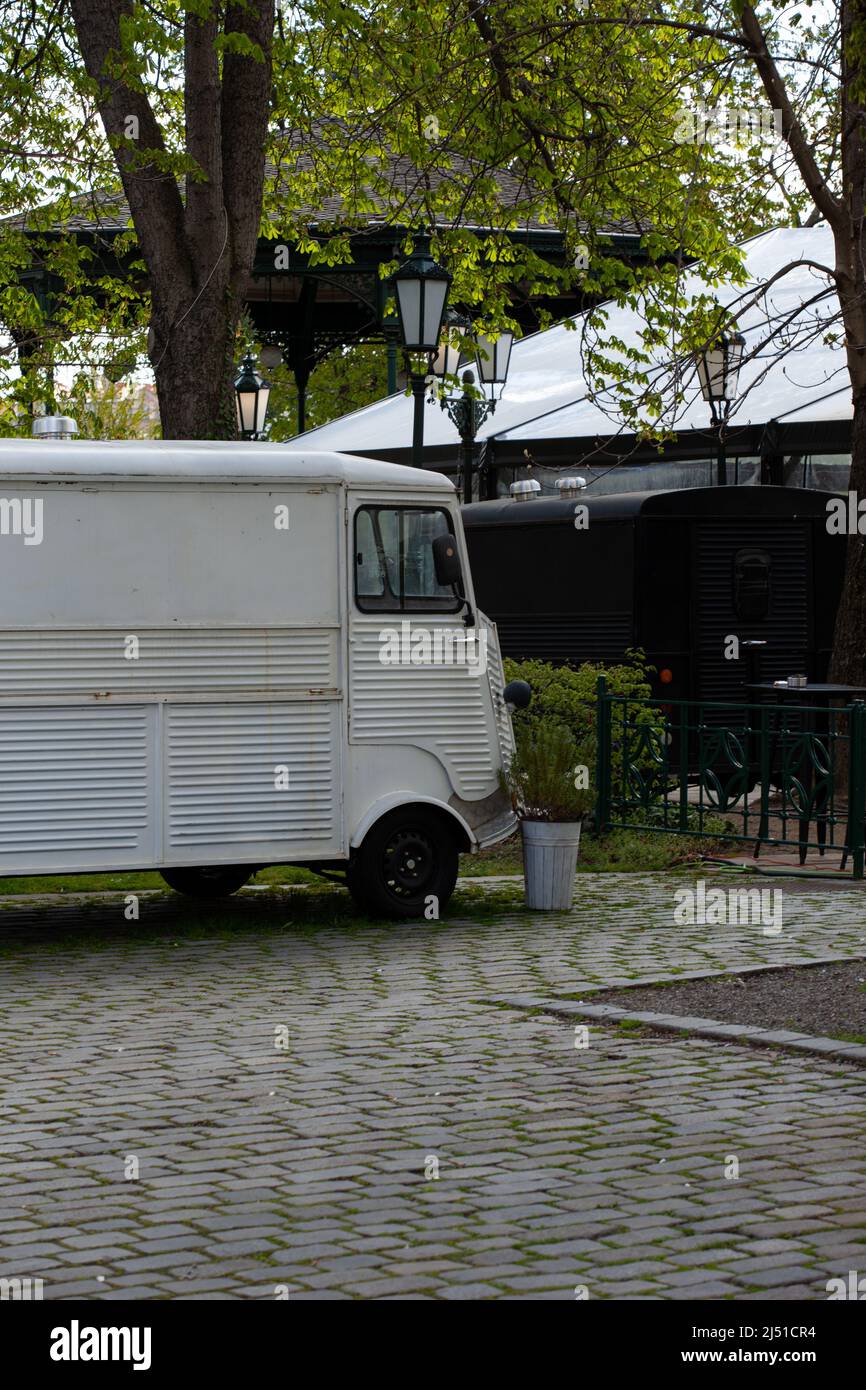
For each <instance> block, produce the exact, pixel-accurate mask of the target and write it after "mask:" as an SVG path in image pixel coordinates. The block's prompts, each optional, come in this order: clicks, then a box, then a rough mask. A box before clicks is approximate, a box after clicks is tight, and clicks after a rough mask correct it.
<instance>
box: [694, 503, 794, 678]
mask: <svg viewBox="0 0 866 1390" xmlns="http://www.w3.org/2000/svg"><path fill="white" fill-rule="evenodd" d="M694 545H695V552H694V567H695V570H694V572H695V584H694V588H693V598H692V602H693V632H694V651H695V656H696V663H697V675H698V696H699V698H701V699H704V700H742V699H743V698H744V694H743V682H744V681H745V680H747V679H748V667H747V663H746V660H745V657H743V658H741V659H740V660H739V661H733V660H727V659H726V658H725V656H724V644H725V638H726V637H727V636H729V635H731V634H733V635H736V636H737V637H739V639H740V641H741V642H743V641H745V640H746V639H747V638H756V637H758V638H765V639H766V640H767V646H766V648H764V650H763V651H762V653H761V658H760V668H759V671H760V678H761V680H776V679H779V678H781V677H783V676H788V675H790V674H791V673H792V672H794V671H802V670H804V669H805V665H806V664H807V663H808V660H809V592H808V575H809V527H808V523H807V522H801V521H790V522H787V523H783V522H780V521H778V520H777V521H774V522H773V524H772V526H770V525H767V524H766V523H765V522H762V521H751V522H750V521H742V522H739V523H737V524H733V523H732V522H730V521H724V522H720V521H719V522H713V521H708V522H702V523H701V524H700V525H698V526H697V527H696V532H695V542H694ZM749 546H755V547H760V549H762V550H766V551H767V552H768V553H769V555H770V557H771V559H772V568H771V572H770V573H771V577H770V607H769V612H768V615H767V617H766V618H765V619H763V620H762V621H757V622H744V621H743V620H742V619H740V618H739V617H738V616H737V612H736V608H735V600H734V557H735V555H736V553H737V551H739V550H741V549H743V548H745V547H749Z"/></svg>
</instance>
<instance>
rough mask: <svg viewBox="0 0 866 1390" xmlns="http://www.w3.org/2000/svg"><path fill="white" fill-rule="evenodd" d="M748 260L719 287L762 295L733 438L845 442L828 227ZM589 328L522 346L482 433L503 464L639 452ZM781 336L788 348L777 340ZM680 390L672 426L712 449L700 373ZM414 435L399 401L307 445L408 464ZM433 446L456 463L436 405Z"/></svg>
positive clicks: (756, 246)
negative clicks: (591, 372) (592, 368)
mask: <svg viewBox="0 0 866 1390" xmlns="http://www.w3.org/2000/svg"><path fill="white" fill-rule="evenodd" d="M743 253H744V262H745V268H746V275H747V283H746V285H739V286H735V285H733V284H728V283H723V284H721V285H719V286H717V287H716V289H715V293H716V295H717V297H718V299H719V301H720V303H722V304H723V305H731V306H734V305H736V304H739V303H744V304H746V305H749V302H750V301H751V300H752V299H755V302H754V303H753V304H751V306H750V307H746V308H744V309H743V311H742V312H738V314H737V319H738V324H739V327H740V330H741V331H742V332H743V334H744V335H745V338H746V348H745V352H744V360H743V365H742V368H741V371H740V384H739V391H738V399H737V401H736V402H734V407H733V411H732V415H731V422H730V431H731V435H732V439H733V440H734V441H735V440H736V436H737V433H738V432H739V433H740V436H741V439H742V440H743V441H748V448H749V450H751V449H752V448H753V442H754V439H755V437H756V436H757V433H758V432H760V431H761V430H763V429H764V428H765V427H766V426H767V425H768V424H769V423H770V422H779V426H780V427H781V428H782V429H783V430H784V428H785V426H790V427H794V426H800V427H804V428H807V427H814V426H815V425H817V424H819V423H824V422H827V423H829V424H831V425H832V424H833V422H837V423H838V424H839V425H840V426H841V427H842V428H840V429H839V430H837V431H836V433H838V434H839V435H840V437H841V436H842V435H843V434H844V430H845V428H847V422H849V421H850V419H851V415H852V406H851V387H850V382H849V378H848V370H847V365H846V360H845V350H844V347H843V345H842V341H841V333H837V334H836V335H835V337H834V338H833V340H832V341H831V340H828V337H829V334H830V324H831V323H832V321H833V319H834V318H835V317H836V316H837V315H838V308H839V306H838V301H837V299H836V295H835V290H834V289H833V286H832V282H831V281H830V280H829V279H828V277H827V276H825V275H823V274H822V273H821V272H820V271H818V270H817V269H815V265H816V264H817V265H823V266H827V267H832V265H833V264H834V254H833V247H832V235H831V233H830V230H829V228H827V227H826V226H825V225H823V224H822V225H819V226H817V227H797V228H780V229H775V230H773V231H769V232H765V233H763V234H761V235H759V236H756V237H754V238H752V239H751V240H750V241H748V242H746V243H745V244H744V246H743ZM788 265H790V266H791V269H790V270H789V271H788V273H787V274H785V275H784V276H783V277H781V278H779V279H778V280H776V281H775V282H774V283H773V284H771V285H770V286H769V288H768V290H767V291H766V294H763V295H761V294H760V293H759V291H760V288H761V287H762V286H763V285H765V284H766V283H767V282H768V281H769V280H770V279H771V277H772V276H774V275H775V274H776V273H777V272H778V271H780V270H781V269H782V268H783V267H785V266H788ZM699 289H703V290H705V289H706V286H705V284H704V282H703V281H702V280H701V279H700V276H699V273H698V272H697V271H696V270H695V271H689V272H686V274H685V277H684V285H683V298H684V299H687V298H688V297H689V295H690V294H691V293H692V292H693V291H697V290H699ZM744 296H745V298H744ZM604 308H605V310H606V313H607V319H606V323H605V326H604V329H603V335H604V337H605V338H609V339H611V340H613V339H614V338H618V339H621V340H622V341H623V342H624V343H626V345H628V344H629V343H634V342H637V340H638V336H639V334H640V332H641V330H642V329H643V328H644V327H645V323H644V320H643V319H642V318H641V316H640V315H639V313H638V312H637V311H636V310H634V309H630V308H618V307H617V306H615V305H614V304H612V303H611V304H608V305H605V306H604ZM584 321H585V316H578V318H577V322H576V331H575V328H574V327H570V326H569V325H568V324H566V323H559V324H556V325H555V326H553V327H552V328H548V329H546V330H543V331H541V332H538V333H534V334H531V335H529V336H527V337H526V338H523V339H522V340H521V341H519V342H517V343H515V345H514V349H513V351H512V355H511V365H510V369H509V373H508V381H507V384H506V386H505V389H504V391H503V393H502V398H501V400H500V401H499V402H498V404H497V407H496V412H495V414H493V415H491V416H489V417H488V419H487V421H486V422H485V424H484V425H483V426H482V427H481V429H480V430H479V432H478V439H479V441H482V440H487V441H488V442H489V443H490V444H492V445H494V446H495V450H496V458H497V461H500V460H501V461H503V462H504V461H505V460H512V459H515V460H516V459H520V458H522V457H523V455H524V451H525V450H527V449H529V451H530V452H531V453H534V452H535V451H536V450H538V451H539V452H540V453H543V454H546V455H547V456H548V457H549V458H551V457H555V456H556V455H557V454H565V453H567V454H568V456H569V457H570V458H571V459H573V460H579V459H580V457H581V456H582V455H585V454H587V453H590V452H594V451H598V449H599V446H600V445H601V446H602V447H603V448H604V449H606V450H607V451H609V452H612V453H619V454H621V455H623V456H625V455H627V454H628V453H630V452H631V453H633V452H634V450H635V448H636V438H635V435H634V433H633V432H632V430H630V429H629V428H627V427H624V426H623V425H622V423H621V422H620V421H619V420H618V418H617V411H616V408H615V399H614V396H613V393H612V392H603V391H602V392H598V391H592V390H591V389H590V387H589V385H588V383H587V381H586V378H585V375H584V370H583V364H582V361H581V353H580V337H581V328H582V326H583V322H584ZM781 329H783V330H784V339H785V344H786V350H785V351H784V352H782V351H781V350H780V347H779V344H778V342H774V341H772V340H771V335H772V334H773V333H778V331H779V330H781ZM671 367H672V362H671V359H670V357H669V356H666V354H665V352H664V350H663V349H661V348H659V349H656V350H654V356H653V365H652V366H651V367H650V369H649V374H650V376H651V378H653V377H654V378H655V379H656V380H657V381H658V382H659V384H660V385H661V384H664V383H665V382H666V381H667V380H668V379H669V378H670V374H671ZM680 386H681V389H682V391H683V394H684V400H683V401H682V402H681V404H680V405H679V406H677V407H676V408H674V407H673V392H672V391H669V392H668V395H669V398H670V401H671V427H672V428H674V429H675V430H676V431H677V434H678V437H679V442H680V444H682V445H683V446H684V447H688V445H687V441H688V438H689V436H697V435H699V436H701V437H702V440H703V441H704V443H705V441H706V439H707V438H709V430H708V424H709V408H708V406H707V404H706V402H705V401H704V400H703V398H702V396H701V393H700V388H699V384H698V381H697V376H696V373H695V372H694V370H693V368H691V367H690V366H689V367H687V368H686V371H685V373H684V379H683V381H682V382H681V383H680ZM663 394H664V393H663ZM789 432H790V431H789ZM411 436H412V401H411V400H410V399H409V398H407V397H406V396H405V395H403V394H397V395H392V396H389V397H387V398H386V399H384V400H381V401H376V402H375V403H374V404H372V405H369V406H367V407H366V408H365V409H363V410H358V411H355V412H354V413H353V414H351V415H346V416H343V417H341V418H340V419H338V420H334V421H332V422H331V423H330V424H328V425H323V426H321V427H320V428H319V429H315V430H310V431H309V432H308V433H307V434H306V435H305V436H304V437H303V442H304V443H305V444H306V443H308V442H309V444H310V446H311V447H314V448H322V449H347V450H353V451H357V452H359V453H364V454H370V455H381V456H382V457H385V458H398V457H402V456H403V455H405V454H406V453H407V451H408V448H409V444H410V441H411ZM792 437H793V436H792ZM424 443H425V457H427V458H428V460H429V463H430V466H431V467H435V466H437V465H440V464H443V463H446V462H447V461H448V460H449V458H453V455H454V452H455V443H456V439H455V433H454V427H453V425H452V424H451V423H450V421H449V419H448V417H447V415H446V414H445V413H444V412H443V411H440V410H438V409H434V408H432V407H430V408H428V410H427V412H426V415H425V422H424ZM702 447H703V445H702Z"/></svg>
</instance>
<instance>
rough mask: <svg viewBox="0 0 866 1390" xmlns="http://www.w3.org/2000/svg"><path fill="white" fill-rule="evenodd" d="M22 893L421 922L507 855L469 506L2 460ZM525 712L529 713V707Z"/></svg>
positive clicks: (11, 759)
mask: <svg viewBox="0 0 866 1390" xmlns="http://www.w3.org/2000/svg"><path fill="white" fill-rule="evenodd" d="M0 602H2V618H0V873H2V874H3V875H10V874H54V873H57V874H60V873H73V872H74V873H82V872H87V871H95V870H109V869H110V870H127V869H149V868H158V869H160V870H161V871H162V874H163V877H164V878H165V880H166V881H167V882H168V883H169V885H170V886H171V887H172V888H175V889H177V890H180V891H183V892H189V893H195V894H199V895H219V894H223V893H228V892H232V891H234V889H236V888H238V887H240V886H241V885H242V884H243V883H245V882H246V880H247V878H248V877H249V875H250V874H251V873H252V872H253V871H254V870H255V869H256V868H259V867H262V866H264V865H268V864H302V865H305V866H307V867H310V868H319V869H325V870H329V869H334V868H342V869H346V871H347V881H348V884H349V887H350V888H351V890H352V892H353V894H354V895H355V897H356V899H357V900H358V901H360V902H361V903H362V904H363V905H364V906H365V907H366V908H367V909H368V910H370V911H373V912H379V913H385V914H392V915H397V916H415V915H419V914H423V912H424V911H425V907H429V903H430V901H431V898H434V897H435V898H436V899H438V901H439V903H440V904H441V903H444V902H445V901H446V900H447V898H448V897H449V895H450V894H451V892H452V890H453V887H454V882H455V877H456V873H457V856H458V852H459V851H461V850H467V849H475V848H477V847H481V846H485V845H490V844H494V843H495V842H497V841H498V840H501V839H503V838H504V837H505V836H507V835H509V834H510V833H511V831H512V830H513V828H514V817H513V815H512V812H511V809H510V806H509V804H508V802H507V799H506V797H505V795H504V793H503V792H502V791H501V789H500V784H499V774H500V768H501V766H502V762H503V758H507V756H508V754H509V751H510V749H511V747H512V733H511V724H510V718H509V711H508V707H507V705H506V703H505V701H504V693H503V680H502V667H501V662H500V657H499V651H498V646H497V641H496V633H495V629H494V628H493V627H492V626H491V624H490V623H489V622H488V621H487V619H486V618H484V617H483V615H481V614H480V613H477V612H476V611H475V604H474V596H473V593H472V582H471V577H470V574H469V568H468V563H467V559H466V549H465V543H464V539H463V532H462V528H461V524H460V515H459V510H458V506H457V499H456V495H455V492H454V488H453V486H452V484H451V483H450V482H449V481H448V479H447V478H445V477H443V476H442V475H441V474H437V473H428V472H426V471H420V470H417V469H412V468H404V467H399V466H397V465H394V464H387V463H380V462H377V461H376V460H374V459H365V458H355V457H352V456H350V455H345V454H326V453H302V452H298V451H296V450H293V449H290V448H285V447H283V446H280V445H273V444H230V443H225V444H223V443H193V442H191V443H185V442H184V443H173V442H169V441H166V442H159V443H156V442H140V443H139V442H135V443H89V442H86V441H75V442H72V441H60V440H56V441H51V442H48V441H44V440H2V441H0ZM509 695H511V692H509Z"/></svg>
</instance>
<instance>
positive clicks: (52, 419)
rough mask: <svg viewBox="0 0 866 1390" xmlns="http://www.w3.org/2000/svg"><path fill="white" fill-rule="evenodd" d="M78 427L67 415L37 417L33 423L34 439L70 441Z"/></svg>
mask: <svg viewBox="0 0 866 1390" xmlns="http://www.w3.org/2000/svg"><path fill="white" fill-rule="evenodd" d="M77 433H78V426H77V425H76V423H75V421H74V420H73V419H72V418H71V416H69V415H39V416H37V418H36V419H35V420H34V421H33V438H34V439H71V438H72V436H73V435H74V434H77Z"/></svg>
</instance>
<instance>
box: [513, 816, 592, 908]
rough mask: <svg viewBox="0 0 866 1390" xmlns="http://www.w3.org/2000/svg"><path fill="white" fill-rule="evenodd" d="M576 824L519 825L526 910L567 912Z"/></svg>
mask: <svg viewBox="0 0 866 1390" xmlns="http://www.w3.org/2000/svg"><path fill="white" fill-rule="evenodd" d="M580 825H581V822H580V821H579V820H577V821H544V820H525V821H521V829H522V831H523V874H524V878H525V880H526V906H527V907H530V908H533V909H534V910H535V911H538V912H552V911H554V910H555V909H557V908H558V909H560V911H561V910H562V909H563V908H569V907H571V904H572V899H573V898H574V872H575V869H576V867H577V850H578V846H579V844H580Z"/></svg>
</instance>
